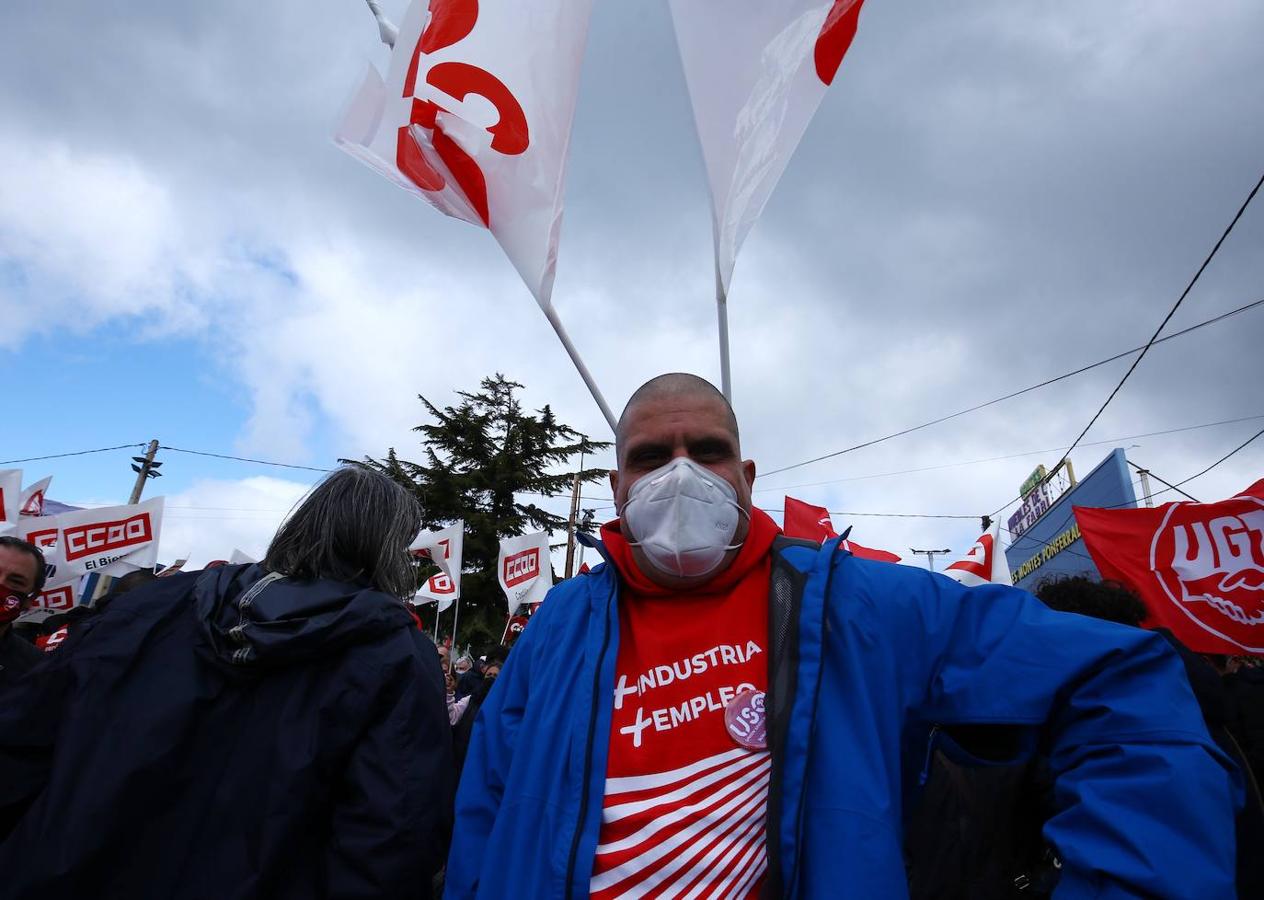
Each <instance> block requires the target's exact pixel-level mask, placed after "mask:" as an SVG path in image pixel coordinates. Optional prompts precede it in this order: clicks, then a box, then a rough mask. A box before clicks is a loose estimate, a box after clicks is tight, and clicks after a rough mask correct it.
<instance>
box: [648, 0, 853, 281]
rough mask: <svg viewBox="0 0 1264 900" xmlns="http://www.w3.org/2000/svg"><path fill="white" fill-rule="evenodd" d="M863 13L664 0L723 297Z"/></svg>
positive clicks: (798, 3)
mask: <svg viewBox="0 0 1264 900" xmlns="http://www.w3.org/2000/svg"><path fill="white" fill-rule="evenodd" d="M862 3H863V0H776V2H770V0H670V6H671V15H672V21H673V23H674V24H675V29H676V42H677V46H678V47H679V49H680V61H681V63H682V65H683V66H684V70H685V82H686V84H687V85H688V88H689V99H690V102H691V103H692V105H693V116H694V123H695V125H696V126H697V129H698V139H699V141H700V142H701V143H702V158H703V161H704V163H705V164H706V169H707V179H708V181H709V182H710V184H711V202H712V215H713V223H714V225H715V254H716V268H717V271H718V274H719V278H720V281H721V283H722V284H723V287H724V292H725V294H726V295H727V293H728V288H729V279H730V278H731V276H732V274H733V263H734V261H735V260H736V258H737V254H738V251H739V250H740V249H741V247H742V242H743V241H744V240H746V236H747V234H749V233H750V230H751V227H752V226H753V225H754V224H755V221H756V220H757V219H758V218H759V214H760V213H761V212H762V211H763V209H764V204H765V203H767V202H768V197H769V196H770V195H771V194H772V191H773V188H774V187H776V185H777V181H778V180H779V179H780V178H781V174H782V172H784V171H785V168H786V164H787V163H788V162H789V161H790V157H791V155H792V154H793V153H794V150H795V148H796V147H797V146H798V145H799V140H800V139H801V138H802V137H803V133H804V131H805V130H807V127H808V123H809V122H810V121H811V120H812V116H813V115H815V113H816V108H817V106H819V105H820V102H821V98H822V97H824V96H825V89H826V88H827V87H829V85H830V82H832V81H833V80H834V75H835V73H836V72H837V71H838V66H839V64H840V63H841V62H842V60H843V54H845V53H846V52H847V48H848V47H849V46H851V41H852V38H853V37H854V36H855V34H856V24H857V19H858V17H859V15H860V7H861V5H862Z"/></svg>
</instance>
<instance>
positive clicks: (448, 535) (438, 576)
mask: <svg viewBox="0 0 1264 900" xmlns="http://www.w3.org/2000/svg"><path fill="white" fill-rule="evenodd" d="M464 539H465V520H464V519H459V520H457V521H456V522H454V523H453V524H451V525H449V526H448V527H446V528H440V529H439V530H437V531H423V532H422V533H421V534H419V535H417V537H416V539H415V540H414V541H413V542H412V545H411V546H410V547H409V549H410V550H411V551H412V552H413V553H414V554H415V555H417V556H424V557H426V558H427V559H430V560H432V561H433V562H434V564H435V565H436V566H438V567H439V571H438V572H436V573H435V574H434V575H431V576H430V577H429V578H427V579H426V583H425V584H423V585H422V586H421V587H420V588H419V589H418V591H417V594H416V596H414V597H413V603H438V604H439V607H438V611H439V612H443V611H444V610H446V609H447V608H448V607H449V606H451V605H452V604H453V603H454V602H456V600H457V598H458V597H460V596H461V564H462V554H463V552H464V543H465V540H464Z"/></svg>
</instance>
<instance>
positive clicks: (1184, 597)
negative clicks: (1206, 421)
mask: <svg viewBox="0 0 1264 900" xmlns="http://www.w3.org/2000/svg"><path fill="white" fill-rule="evenodd" d="M1075 520H1076V522H1077V523H1078V524H1079V526H1080V534H1081V535H1082V536H1083V538H1084V545H1085V546H1086V547H1087V548H1088V552H1089V553H1090V554H1091V555H1092V557H1093V562H1095V563H1096V564H1097V568H1098V570H1099V571H1100V572H1101V573H1102V577H1103V578H1109V579H1112V580H1114V581H1118V582H1120V583H1121V584H1124V585H1127V586H1128V587H1130V588H1132V589H1133V590H1134V591H1136V592H1137V593H1138V594H1139V595H1140V596H1141V599H1142V601H1143V602H1144V603H1145V605H1146V610H1147V611H1148V612H1149V616H1148V618H1147V619H1146V621H1145V622H1144V623H1143V624H1144V625H1146V626H1148V627H1163V628H1167V629H1169V630H1170V631H1171V632H1172V633H1173V634H1175V635H1176V637H1177V638H1178V639H1179V640H1180V641H1181V643H1183V644H1184V645H1185V646H1186V647H1188V648H1189V649H1191V650H1194V651H1195V652H1198V653H1229V654H1242V653H1253V654H1256V655H1264V479H1261V480H1259V481H1257V482H1255V484H1253V485H1251V486H1250V487H1249V488H1247V489H1246V490H1245V491H1243V492H1242V493H1241V494H1240V495H1239V496H1237V497H1233V498H1232V499H1229V500H1222V501H1220V502H1219V503H1189V502H1184V501H1182V502H1179V503H1165V504H1163V505H1162V506H1157V507H1154V508H1153V509H1147V508H1142V509H1090V508H1085V507H1082V506H1077V507H1075Z"/></svg>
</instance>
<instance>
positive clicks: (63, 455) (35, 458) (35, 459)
mask: <svg viewBox="0 0 1264 900" xmlns="http://www.w3.org/2000/svg"><path fill="white" fill-rule="evenodd" d="M144 446H145V442H144V441H139V442H137V443H135V444H119V445H118V446H117V447H98V448H97V449H95V450H75V451H74V452H73V453H50V454H49V455H48V456H28V457H26V458H25V459H6V460H3V461H0V466H8V465H12V464H13V463H27V462H40V461H41V460H45V459H65V458H66V457H67V456H87V455H88V454H89V453H107V452H109V451H110V450H130V449H132V448H133V447H144Z"/></svg>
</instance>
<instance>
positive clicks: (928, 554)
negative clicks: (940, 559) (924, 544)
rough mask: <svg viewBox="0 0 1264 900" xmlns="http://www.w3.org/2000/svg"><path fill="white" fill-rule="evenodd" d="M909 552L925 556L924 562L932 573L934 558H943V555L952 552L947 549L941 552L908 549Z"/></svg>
mask: <svg viewBox="0 0 1264 900" xmlns="http://www.w3.org/2000/svg"><path fill="white" fill-rule="evenodd" d="M909 552H910V553H916V554H918V555H919V556H925V557H926V562H927V564H928V565H929V566H930V570H931V571H932V572H933V571H935V557H936V556H943V555H944V554H945V553H951V552H952V551H951V550H949V549H948V548H947V547H945V548H944V549H943V550H914V549H913V548H912V547H909Z"/></svg>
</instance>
